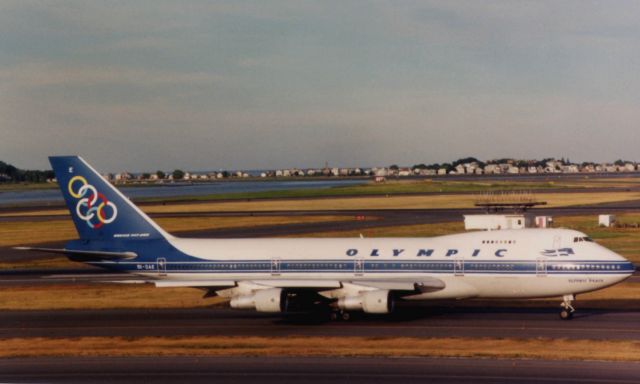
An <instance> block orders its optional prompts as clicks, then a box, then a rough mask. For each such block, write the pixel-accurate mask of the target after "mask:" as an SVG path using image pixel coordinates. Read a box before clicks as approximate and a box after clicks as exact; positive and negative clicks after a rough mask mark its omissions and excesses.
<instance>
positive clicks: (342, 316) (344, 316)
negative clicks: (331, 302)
mask: <svg viewBox="0 0 640 384" xmlns="http://www.w3.org/2000/svg"><path fill="white" fill-rule="evenodd" d="M330 319H331V320H332V321H339V320H342V321H349V320H351V314H350V313H349V312H346V311H343V310H338V311H331V315H330Z"/></svg>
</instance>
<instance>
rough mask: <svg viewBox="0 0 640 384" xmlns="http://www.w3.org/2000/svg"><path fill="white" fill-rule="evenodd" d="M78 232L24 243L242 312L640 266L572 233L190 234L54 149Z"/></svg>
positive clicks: (495, 293)
mask: <svg viewBox="0 0 640 384" xmlns="http://www.w3.org/2000/svg"><path fill="white" fill-rule="evenodd" d="M50 161H51V165H52V166H53V170H54V171H55V174H56V177H57V180H58V183H59V185H60V189H61V190H62V194H63V196H64V199H65V201H66V204H67V206H68V208H69V210H70V212H71V217H72V218H73V222H74V224H75V227H76V229H77V231H78V234H79V237H80V239H79V240H74V241H70V242H68V243H67V244H66V245H65V247H64V249H50V248H22V249H30V250H39V251H46V252H56V253H62V254H65V255H67V256H68V257H69V258H70V259H71V260H75V261H81V262H85V263H88V264H91V265H95V266H98V267H103V268H107V269H111V270H117V271H122V272H129V273H134V274H137V275H140V276H143V277H144V278H145V279H149V280H150V281H152V282H153V283H154V284H155V285H156V286H157V287H194V288H200V289H203V290H205V291H206V292H207V293H206V294H205V297H207V296H213V295H218V296H221V297H224V298H228V299H230V305H231V307H233V308H253V309H256V310H257V311H261V312H282V313H290V312H298V311H310V310H312V309H314V308H318V307H321V308H330V309H332V310H333V313H334V315H335V316H342V317H343V318H345V319H346V318H348V316H349V313H350V312H353V311H363V312H366V313H378V314H386V313H391V312H393V310H394V308H395V304H396V303H397V302H398V301H399V300H436V299H467V298H512V299H521V298H522V299H524V298H543V297H556V296H557V297H562V303H561V305H560V317H561V318H562V319H571V318H572V316H573V313H574V308H573V306H572V305H571V304H572V301H573V300H574V298H575V295H576V294H580V293H584V292H589V291H595V290H598V289H602V288H605V287H608V286H611V285H613V284H616V283H619V282H621V281H622V280H624V279H626V278H627V277H629V276H631V274H632V273H633V272H634V265H633V264H632V263H630V262H629V261H627V260H626V259H625V258H623V257H622V256H620V255H618V254H616V253H614V252H612V251H610V250H608V249H606V248H604V247H602V246H600V245H598V244H596V243H595V242H593V241H592V240H591V239H590V238H589V237H587V236H586V235H585V234H584V233H580V232H577V231H573V230H569V229H519V230H497V231H480V232H467V233H461V234H455V235H448V236H439V237H433V238H369V239H363V238H344V239H343V238H340V239H338V238H336V239H311V238H307V239H211V240H209V239H185V238H178V237H174V236H172V235H171V234H169V233H167V232H165V231H164V230H163V229H162V228H160V227H159V226H158V225H157V224H156V223H155V222H153V220H151V219H150V218H149V217H148V216H147V215H146V214H144V213H143V212H142V211H141V210H140V209H138V207H136V206H135V205H134V204H133V203H132V202H131V201H129V199H128V198H126V197H125V196H124V195H123V194H122V193H121V192H120V191H118V190H117V189H116V188H114V187H113V186H112V185H111V184H110V183H108V182H107V181H106V180H104V179H103V178H102V177H101V176H100V174H99V173H98V172H96V171H95V170H94V169H93V168H92V167H91V166H90V165H89V164H88V163H86V162H85V161H84V160H83V159H82V158H80V157H77V156H59V157H58V156H56V157H50Z"/></svg>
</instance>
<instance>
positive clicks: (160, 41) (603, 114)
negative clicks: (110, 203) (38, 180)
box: [0, 0, 640, 171]
mask: <svg viewBox="0 0 640 384" xmlns="http://www.w3.org/2000/svg"><path fill="white" fill-rule="evenodd" d="M639 107H640V2H637V1H615V0H614V1H588V0H575V1H570V0H566V1H557V0H553V1H516V0H509V1H491V0H486V1H477V0H469V1H345V0H341V1H298V0H296V1H293V0H292V1H264V0H257V1H236V0H234V1H163V0H138V1H84V0H81V1H62V0H61V1H30V0H15V1H14V0H0V160H3V161H5V162H9V163H12V164H14V165H16V166H18V167H19V168H23V169H45V168H48V162H47V156H49V155H66V154H79V155H81V156H83V157H84V158H85V159H86V160H87V161H89V162H90V163H92V164H93V165H94V166H95V167H96V168H98V169H100V170H104V171H120V170H125V169H126V170H130V171H153V170H156V169H165V170H171V169H175V168H181V169H186V170H213V169H273V168H284V167H294V166H297V167H321V166H324V164H325V162H328V163H329V165H332V166H378V165H390V164H400V165H413V164H418V163H433V162H449V161H453V160H455V159H458V158H461V157H467V156H475V157H478V158H480V159H483V160H488V159H495V158H503V157H514V158H521V159H522V158H524V159H528V158H538V159H540V158H545V157H557V158H560V157H565V158H569V159H571V160H572V161H614V160H616V159H619V158H622V159H628V160H635V161H638V160H640V154H639V153H638V150H637V148H636V147H637V146H638V145H639V144H640V129H639V128H640V127H637V125H638V122H640V108H639Z"/></svg>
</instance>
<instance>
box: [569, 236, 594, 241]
mask: <svg viewBox="0 0 640 384" xmlns="http://www.w3.org/2000/svg"><path fill="white" fill-rule="evenodd" d="M580 241H588V242H590V243H593V239H592V238H590V237H588V236H582V237H574V238H573V242H574V243H578V242H580Z"/></svg>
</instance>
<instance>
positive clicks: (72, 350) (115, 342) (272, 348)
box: [0, 336, 640, 361]
mask: <svg viewBox="0 0 640 384" xmlns="http://www.w3.org/2000/svg"><path fill="white" fill-rule="evenodd" d="M639 352H640V342H638V341H609V340H606V341H605V340H602V341H596V340H569V339H545V338H537V339H527V338H522V339H515V338H513V339H512V338H507V339H494V338H456V337H442V338H407V337H400V338H396V337H369V338H367V337H353V336H344V337H286V338H284V337H225V336H218V337H216V336H200V337H175V338H171V337H143V338H120V337H83V338H56V339H48V338H26V339H25V338H9V339H4V340H2V348H0V357H4V358H6V357H29V356H388V357H400V356H416V357H418V356H422V357H426V356H430V357H479V358H505V359H506V358H509V359H514V358H519V359H553V360H607V361H639V360H640V353H639Z"/></svg>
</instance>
